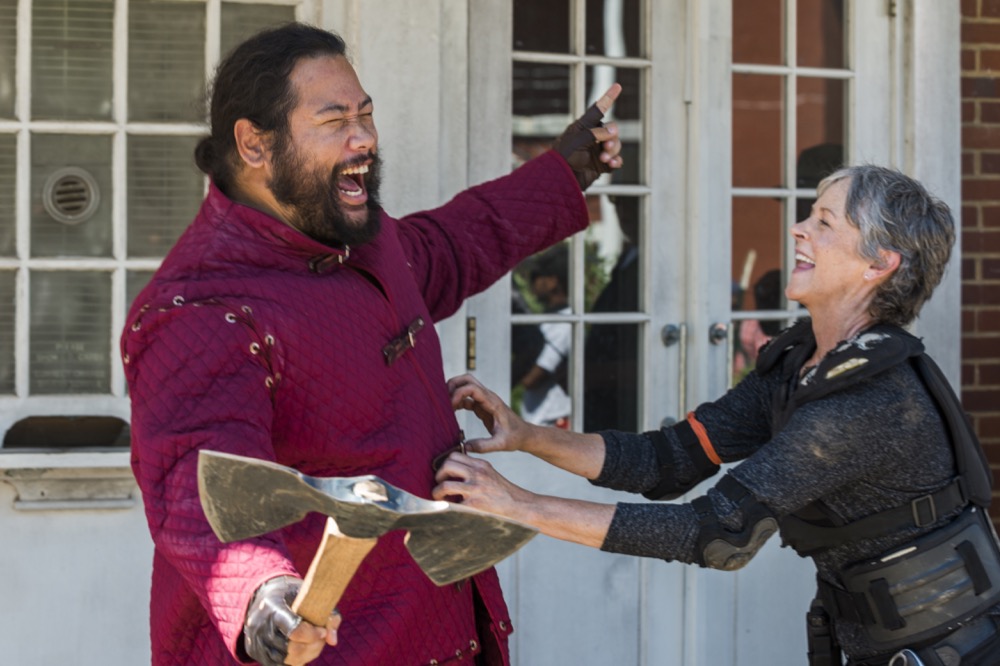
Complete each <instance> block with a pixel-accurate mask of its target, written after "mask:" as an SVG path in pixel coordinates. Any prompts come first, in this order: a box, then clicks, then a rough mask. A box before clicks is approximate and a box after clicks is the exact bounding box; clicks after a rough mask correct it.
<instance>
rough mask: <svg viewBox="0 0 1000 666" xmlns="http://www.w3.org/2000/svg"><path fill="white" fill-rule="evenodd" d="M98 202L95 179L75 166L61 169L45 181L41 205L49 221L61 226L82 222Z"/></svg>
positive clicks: (92, 211) (93, 211) (98, 196)
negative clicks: (49, 217) (58, 223)
mask: <svg viewBox="0 0 1000 666" xmlns="http://www.w3.org/2000/svg"><path fill="white" fill-rule="evenodd" d="M100 203H101V192H100V190H98V189H97V180H96V179H95V178H94V177H93V176H91V175H90V174H89V173H88V172H86V171H84V170H83V169H81V168H79V167H63V168H62V169H59V170H57V171H56V172H55V173H53V174H52V175H51V176H49V179H48V180H47V181H45V188H44V189H43V190H42V205H43V206H45V212H46V213H48V214H49V215H51V216H52V219H53V220H55V221H57V222H62V223H63V224H80V223H82V222H86V221H87V220H89V219H90V218H91V217H93V216H94V213H96V212H97V206H98V205H100Z"/></svg>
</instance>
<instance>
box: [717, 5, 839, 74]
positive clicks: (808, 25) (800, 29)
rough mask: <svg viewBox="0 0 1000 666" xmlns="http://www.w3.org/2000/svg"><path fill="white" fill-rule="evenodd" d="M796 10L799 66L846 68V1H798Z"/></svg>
mask: <svg viewBox="0 0 1000 666" xmlns="http://www.w3.org/2000/svg"><path fill="white" fill-rule="evenodd" d="M733 4H749V3H738V2H735V3H733ZM796 13H797V22H798V25H797V26H796V44H797V45H798V48H797V51H798V53H797V54H796V57H797V59H798V65H799V67H832V68H836V69H840V68H843V67H845V66H846V63H845V62H844V50H845V49H844V0H798V5H797V8H796Z"/></svg>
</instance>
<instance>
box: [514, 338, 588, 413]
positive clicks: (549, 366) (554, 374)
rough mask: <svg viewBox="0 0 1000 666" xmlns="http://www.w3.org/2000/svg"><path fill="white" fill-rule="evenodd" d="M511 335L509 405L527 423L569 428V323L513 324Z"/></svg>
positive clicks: (570, 403)
mask: <svg viewBox="0 0 1000 666" xmlns="http://www.w3.org/2000/svg"><path fill="white" fill-rule="evenodd" d="M511 335H512V341H513V342H512V347H511V348H512V354H511V381H512V382H513V386H512V387H511V407H512V408H513V409H514V410H515V411H517V412H518V413H519V414H520V415H521V417H522V418H524V420H525V421H528V422H529V423H536V424H538V425H549V426H558V427H560V428H569V421H570V418H571V416H572V413H573V405H572V400H571V399H570V396H569V376H570V364H571V362H572V349H571V346H572V341H573V324H571V323H569V322H544V323H542V324H514V325H513V326H512V328H511Z"/></svg>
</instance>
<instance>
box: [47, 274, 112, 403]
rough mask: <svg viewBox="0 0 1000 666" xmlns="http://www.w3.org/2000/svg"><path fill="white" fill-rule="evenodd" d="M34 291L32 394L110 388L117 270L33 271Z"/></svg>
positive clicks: (79, 391) (107, 390)
mask: <svg viewBox="0 0 1000 666" xmlns="http://www.w3.org/2000/svg"><path fill="white" fill-rule="evenodd" d="M30 290H31V314H30V324H29V327H30V328H29V339H30V340H31V350H30V355H29V360H28V379H29V386H30V392H31V393H32V395H52V394H59V393H107V392H109V391H110V386H111V381H110V377H111V359H110V346H109V345H108V336H109V334H110V332H111V274H110V273H91V272H68V271H66V272H44V271H32V273H31V287H30Z"/></svg>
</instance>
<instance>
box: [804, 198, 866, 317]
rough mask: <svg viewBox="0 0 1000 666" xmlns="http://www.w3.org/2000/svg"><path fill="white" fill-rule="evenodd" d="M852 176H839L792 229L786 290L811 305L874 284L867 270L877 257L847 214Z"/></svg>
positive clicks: (854, 293) (826, 302) (850, 294)
mask: <svg viewBox="0 0 1000 666" xmlns="http://www.w3.org/2000/svg"><path fill="white" fill-rule="evenodd" d="M849 186H850V180H848V179H846V178H845V179H843V180H839V181H837V182H835V183H833V184H831V185H830V186H829V187H827V188H826V189H825V190H824V191H823V193H822V194H821V195H820V196H819V198H818V199H817V200H816V203H815V204H813V207H812V212H811V213H810V215H809V217H807V218H806V219H804V220H802V221H801V222H798V223H796V224H795V225H794V226H793V227H792V229H791V233H792V237H793V238H794V239H795V267H794V268H793V269H792V274H791V277H790V278H789V280H788V286H787V287H786V288H785V295H786V296H788V298H789V299H790V300H793V301H798V302H799V303H801V304H802V305H804V306H805V307H806V308H810V307H822V306H825V305H829V304H833V303H836V302H837V301H838V300H842V299H845V298H851V297H857V296H858V295H861V294H863V293H864V292H865V291H867V290H869V289H870V287H871V285H870V284H868V280H866V278H865V272H866V270H868V269H869V268H870V267H871V262H870V261H869V260H867V259H865V258H864V257H862V256H861V254H860V251H859V247H860V241H861V231H860V230H859V229H858V228H857V227H856V226H855V225H854V224H853V223H851V222H850V221H849V220H848V219H847V214H846V212H845V211H846V203H847V192H848V188H849Z"/></svg>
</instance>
